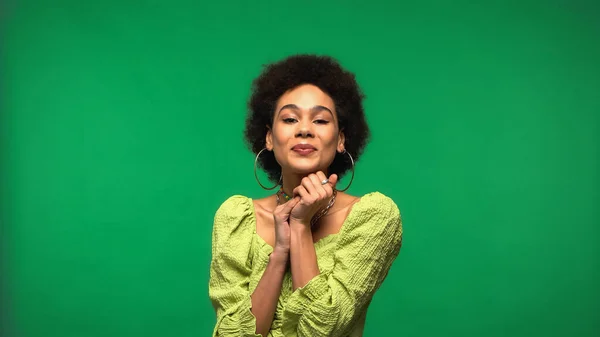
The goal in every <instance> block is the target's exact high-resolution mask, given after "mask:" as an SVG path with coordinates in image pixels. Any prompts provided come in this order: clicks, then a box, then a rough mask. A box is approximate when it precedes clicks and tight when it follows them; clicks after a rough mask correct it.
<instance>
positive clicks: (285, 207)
mask: <svg viewBox="0 0 600 337" xmlns="http://www.w3.org/2000/svg"><path fill="white" fill-rule="evenodd" d="M298 201H300V196H297V197H294V198H293V199H292V200H290V201H288V202H286V203H285V204H284V205H283V210H282V212H283V213H284V214H290V213H291V212H292V208H294V206H296V204H297V203H298Z"/></svg>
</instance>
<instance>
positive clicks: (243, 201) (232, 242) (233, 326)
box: [208, 195, 260, 337]
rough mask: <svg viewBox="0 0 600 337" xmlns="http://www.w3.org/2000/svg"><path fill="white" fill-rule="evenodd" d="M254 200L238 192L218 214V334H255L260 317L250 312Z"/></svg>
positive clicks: (212, 292)
mask: <svg viewBox="0 0 600 337" xmlns="http://www.w3.org/2000/svg"><path fill="white" fill-rule="evenodd" d="M251 202H252V201H251V200H250V199H248V198H246V197H244V196H239V195H234V196H232V197H230V198H229V199H227V200H226V201H225V202H223V204H221V206H220V207H219V209H218V210H217V212H216V213H215V218H214V224H213V233H212V260H211V263H210V280H209V287H208V293H209V297H210V300H211V302H212V305H213V307H214V309H215V312H216V314H217V324H216V326H215V329H214V331H213V337H216V336H227V337H229V336H252V337H260V335H258V334H256V318H255V317H254V315H253V314H252V312H251V311H250V309H251V307H252V302H251V300H250V295H251V294H250V291H249V282H250V274H251V271H252V270H251V266H250V260H249V255H250V247H251V243H252V233H253V228H252V227H251V226H252V222H251V221H250V222H249V221H248V219H249V218H251V217H252V216H253V215H252V211H251V208H250V206H251V205H250V203H251Z"/></svg>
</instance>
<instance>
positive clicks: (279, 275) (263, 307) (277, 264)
mask: <svg viewBox="0 0 600 337" xmlns="http://www.w3.org/2000/svg"><path fill="white" fill-rule="evenodd" d="M286 267H287V254H286V253H285V252H282V251H273V253H272V254H271V256H269V263H268V264H267V268H266V269H265V272H264V273H263V276H262V277H261V278H260V281H259V282H258V285H257V286H256V289H255V290H254V292H253V293H252V296H251V298H252V313H253V314H254V316H255V317H256V333H257V334H260V335H263V336H267V334H268V333H269V329H270V328H271V323H272V322H273V315H274V314H275V309H276V308H277V300H278V299H279V295H280V294H281V285H282V283H283V276H284V275H285V269H286Z"/></svg>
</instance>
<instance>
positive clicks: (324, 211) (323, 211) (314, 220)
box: [275, 188, 337, 228]
mask: <svg viewBox="0 0 600 337" xmlns="http://www.w3.org/2000/svg"><path fill="white" fill-rule="evenodd" d="M275 196H276V198H277V205H278V206H279V205H280V201H281V199H282V198H283V199H285V201H286V202H287V201H289V200H291V199H292V198H291V197H290V196H289V195H287V194H285V192H284V191H283V188H280V189H279V191H277V193H276V194H275ZM336 196H337V190H333V195H332V196H331V199H329V203H327V206H325V207H324V208H322V209H320V210H319V211H318V212H317V213H316V214H315V215H313V217H312V219H311V220H310V227H311V228H313V227H314V226H315V225H316V224H317V222H318V221H319V219H321V218H322V217H323V216H324V215H325V214H327V212H328V211H329V209H330V208H331V206H333V204H334V203H335V197H336Z"/></svg>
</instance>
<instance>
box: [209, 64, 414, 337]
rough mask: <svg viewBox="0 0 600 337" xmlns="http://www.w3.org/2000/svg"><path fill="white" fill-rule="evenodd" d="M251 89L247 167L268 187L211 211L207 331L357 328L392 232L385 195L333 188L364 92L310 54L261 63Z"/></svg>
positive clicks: (398, 235)
mask: <svg viewBox="0 0 600 337" xmlns="http://www.w3.org/2000/svg"><path fill="white" fill-rule="evenodd" d="M252 89H253V90H252V96H251V99H250V102H249V114H248V118H247V121H246V130H245V137H246V141H247V142H248V144H249V147H250V148H251V149H252V151H253V152H254V153H255V154H256V160H255V173H256V164H257V163H259V164H260V166H261V167H262V168H263V169H264V170H265V171H266V172H267V174H268V176H269V178H270V180H271V181H272V182H273V183H275V185H274V186H273V187H270V188H268V189H274V188H277V187H279V189H278V191H277V192H276V193H274V194H273V195H270V196H268V197H266V198H263V199H257V200H253V199H251V198H248V197H245V196H241V195H234V196H232V197H230V198H229V199H227V200H226V201H225V202H224V203H223V204H222V205H221V206H220V207H219V209H218V210H217V212H216V214H215V219H214V228H213V246H212V262H211V269H210V282H209V295H210V299H211V301H212V303H213V306H214V308H215V311H216V314H217V324H216V326H215V329H214V333H213V336H260V335H262V336H310V337H315V336H361V335H362V332H363V329H364V324H365V318H366V313H367V307H368V305H369V303H370V302H371V299H372V297H373V295H374V293H375V291H376V290H377V289H378V288H379V286H380V285H381V283H382V282H383V280H384V279H385V277H386V275H387V273H388V270H389V268H390V266H391V264H392V262H393V261H394V259H395V258H396V256H397V255H398V252H399V250H400V246H401V241H402V220H401V216H400V212H399V210H398V207H397V206H396V204H395V203H394V202H393V201H392V200H391V199H390V198H389V197H387V196H385V195H383V194H381V193H379V192H371V193H368V194H366V195H364V196H362V197H361V198H357V197H355V196H352V195H350V194H347V193H344V191H345V190H346V189H347V188H344V189H342V190H338V189H337V181H338V177H342V176H343V175H344V174H345V173H347V172H348V171H349V170H351V172H352V177H354V161H355V160H358V158H359V157H360V154H361V153H362V150H363V148H364V146H365V145H366V143H367V139H368V137H369V129H368V126H367V124H366V122H365V118H364V112H363V107H362V100H363V97H364V96H363V94H362V93H361V91H360V89H359V87H358V85H357V83H356V81H355V78H354V75H353V74H351V73H349V72H347V71H345V70H344V69H342V68H341V67H340V65H339V64H338V63H337V62H336V61H335V60H333V59H332V58H330V57H325V56H315V55H297V56H292V57H289V58H287V59H285V60H283V61H280V62H277V63H274V64H271V65H269V66H267V67H266V68H265V70H264V71H263V73H262V74H261V75H260V76H259V77H258V78H257V79H256V80H255V81H254V83H253V88H252ZM257 179H258V177H257ZM351 182H352V181H350V183H351ZM259 184H260V185H261V186H262V187H263V188H267V187H265V186H264V185H263V184H262V183H261V182H260V181H259ZM348 186H349V185H348Z"/></svg>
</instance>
